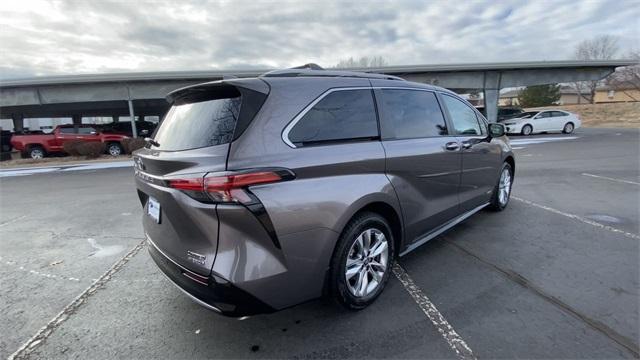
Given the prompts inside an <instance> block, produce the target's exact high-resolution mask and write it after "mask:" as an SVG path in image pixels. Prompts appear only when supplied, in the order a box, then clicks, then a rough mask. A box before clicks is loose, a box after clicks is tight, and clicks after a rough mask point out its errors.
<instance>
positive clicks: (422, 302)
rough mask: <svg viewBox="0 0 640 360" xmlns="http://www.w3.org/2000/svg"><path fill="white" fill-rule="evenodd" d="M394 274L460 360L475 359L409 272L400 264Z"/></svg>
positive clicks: (395, 266)
mask: <svg viewBox="0 0 640 360" xmlns="http://www.w3.org/2000/svg"><path fill="white" fill-rule="evenodd" d="M393 274H394V275H395V276H396V277H397V278H398V280H400V283H402V286H404V288H405V290H407V292H408V293H409V295H411V297H412V298H413V300H414V301H415V302H416V303H417V304H418V306H419V307H420V309H421V310H422V312H424V313H425V315H427V318H429V320H431V323H433V325H434V326H435V327H436V329H438V332H440V335H442V337H443V338H444V340H445V341H446V342H447V344H449V347H451V349H453V351H455V353H456V355H458V357H459V358H460V359H475V358H476V357H475V356H474V355H473V351H471V349H470V348H469V346H468V345H467V343H466V342H465V341H464V340H463V339H462V338H461V337H460V335H458V333H457V332H456V331H455V330H454V329H453V327H451V325H450V324H449V322H448V321H447V319H445V318H444V316H442V314H441V313H440V311H438V309H437V308H436V306H435V305H434V304H433V303H432V302H431V300H429V298H428V297H427V295H425V294H424V293H423V292H422V290H420V288H419V287H418V286H417V285H416V284H415V283H414V282H413V279H411V277H410V276H409V274H407V272H406V271H405V270H404V269H403V268H402V267H401V266H400V265H399V264H398V263H395V264H394V265H393Z"/></svg>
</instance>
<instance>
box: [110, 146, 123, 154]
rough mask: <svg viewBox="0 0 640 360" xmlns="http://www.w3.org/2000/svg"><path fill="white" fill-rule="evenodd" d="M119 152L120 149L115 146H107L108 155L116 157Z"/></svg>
mask: <svg viewBox="0 0 640 360" xmlns="http://www.w3.org/2000/svg"><path fill="white" fill-rule="evenodd" d="M120 153H121V151H120V147H119V146H117V145H111V146H109V155H111V156H118V155H120Z"/></svg>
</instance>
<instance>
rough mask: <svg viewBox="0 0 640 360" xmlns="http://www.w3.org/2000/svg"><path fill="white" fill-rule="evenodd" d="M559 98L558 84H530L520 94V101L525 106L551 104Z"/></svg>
mask: <svg viewBox="0 0 640 360" xmlns="http://www.w3.org/2000/svg"><path fill="white" fill-rule="evenodd" d="M558 100H560V85H558V84H549V85H534V86H528V87H527V88H525V89H524V90H522V91H521V92H520V94H519V95H518V102H519V103H520V106H522V107H524V108H527V107H539V106H549V105H553V104H554V103H556V102H557V101H558Z"/></svg>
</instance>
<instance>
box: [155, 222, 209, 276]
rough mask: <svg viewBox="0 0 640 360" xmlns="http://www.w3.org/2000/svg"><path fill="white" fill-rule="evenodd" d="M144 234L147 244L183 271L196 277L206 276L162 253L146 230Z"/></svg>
mask: <svg viewBox="0 0 640 360" xmlns="http://www.w3.org/2000/svg"><path fill="white" fill-rule="evenodd" d="M144 236H145V237H146V238H147V241H148V242H149V244H151V245H153V247H154V248H155V249H156V250H158V252H159V253H160V254H162V256H164V257H165V258H167V260H169V261H171V262H172V263H173V264H174V265H175V266H177V267H179V268H180V270H182V271H184V272H188V273H189V274H191V275H193V276H196V277H201V278H203V277H206V276H204V275H200V274H198V273H195V272H193V271H191V270H189V269H187V268H185V267H184V266H182V265H180V264H178V263H177V262H175V261H174V260H173V259H172V258H171V257H169V256H168V255H167V254H165V253H164V251H162V250H160V248H159V247H158V245H156V244H155V243H154V242H153V241H152V240H151V237H150V236H149V234H147V233H146V232H145V233H144Z"/></svg>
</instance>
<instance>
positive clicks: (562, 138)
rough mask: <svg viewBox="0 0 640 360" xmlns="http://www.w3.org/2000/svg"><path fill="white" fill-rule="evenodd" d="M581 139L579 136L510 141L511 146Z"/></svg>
mask: <svg viewBox="0 0 640 360" xmlns="http://www.w3.org/2000/svg"><path fill="white" fill-rule="evenodd" d="M579 138H580V137H579V136H561V137H539V138H529V139H509V143H510V144H511V145H532V144H543V143H547V142H553V141H564V140H575V139H579Z"/></svg>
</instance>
